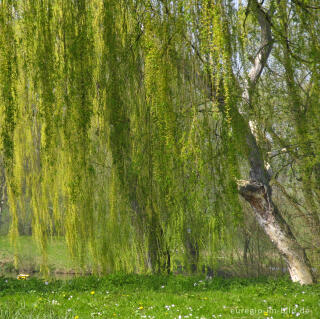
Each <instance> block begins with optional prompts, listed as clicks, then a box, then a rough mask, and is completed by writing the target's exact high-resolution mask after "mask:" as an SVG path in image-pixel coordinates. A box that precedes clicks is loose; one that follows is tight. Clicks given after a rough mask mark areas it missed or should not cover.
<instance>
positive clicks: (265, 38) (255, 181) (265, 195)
mask: <svg viewBox="0 0 320 319" xmlns="http://www.w3.org/2000/svg"><path fill="white" fill-rule="evenodd" d="M251 10H252V12H253V14H254V15H255V16H256V18H257V20H258V23H259V25H260V28H261V41H260V42H261V43H260V45H261V47H260V49H259V50H258V53H257V55H256V57H255V59H254V64H253V66H252V68H251V70H250V72H249V74H248V75H249V79H248V81H247V82H246V84H245V87H244V90H243V99H244V101H245V102H246V103H248V104H249V108H251V107H252V105H251V103H252V98H251V97H252V95H253V94H254V90H255V88H256V85H257V83H258V81H259V78H260V75H261V73H262V72H263V69H264V67H265V65H266V63H267V60H268V57H269V55H270V52H271V50H272V45H273V39H272V32H271V17H272V15H273V13H274V12H275V7H274V6H273V5H271V7H270V9H269V11H268V12H266V11H265V10H264V8H263V7H262V5H261V4H260V3H259V2H258V1H257V0H253V1H252V2H251ZM235 116H236V120H237V121H239V122H241V124H242V127H243V128H244V129H245V130H246V132H245V137H246V145H247V155H248V161H249V164H250V180H249V181H239V182H238V185H239V193H240V195H241V196H242V197H243V198H244V199H245V200H246V201H247V202H248V203H249V204H250V206H251V207H252V209H253V211H254V213H255V216H256V219H257V220H258V223H259V224H260V226H261V227H262V228H263V230H264V231H265V232H266V234H267V235H268V236H269V238H270V239H271V241H272V242H273V243H275V245H276V246H277V248H278V249H279V252H280V253H281V254H282V256H283V257H284V259H285V260H286V262H287V265H288V268H289V273H290V276H291V279H292V281H294V282H299V283H300V284H312V283H314V282H315V279H314V276H313V274H312V270H311V265H310V262H309V260H308V258H307V256H306V253H305V250H304V249H303V248H302V247H301V246H300V244H299V243H298V242H297V240H296V239H295V237H294V235H293V233H292V231H291V230H290V227H289V225H288V224H287V222H286V221H285V220H284V219H283V217H282V216H281V214H280V212H279V211H278V208H277V207H276V205H275V204H274V203H273V201H272V189H271V187H270V184H269V181H270V176H269V174H268V172H267V170H266V169H265V165H264V160H263V156H262V152H261V150H260V148H259V146H258V145H257V138H256V136H255V131H254V126H255V125H254V124H255V123H253V125H250V121H249V119H247V118H245V117H244V114H241V113H240V110H238V111H236V112H235Z"/></svg>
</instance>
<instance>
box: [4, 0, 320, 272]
mask: <svg viewBox="0 0 320 319" xmlns="http://www.w3.org/2000/svg"><path fill="white" fill-rule="evenodd" d="M267 2H268V3H267V5H271V4H274V5H276V6H277V14H278V15H277V17H276V19H274V20H275V21H273V28H274V34H275V35H274V37H275V39H276V41H277V45H276V48H275V52H274V55H273V58H272V62H271V63H270V65H271V66H272V67H273V65H275V66H280V67H281V73H283V78H284V81H282V82H281V83H280V84H279V85H278V86H277V87H275V88H274V89H273V90H269V91H267V93H263V92H264V91H263V85H265V84H261V86H259V88H258V90H257V93H256V95H257V96H256V97H255V100H254V101H253V102H254V103H256V105H255V106H254V108H253V109H251V110H250V112H247V113H248V114H249V115H248V116H247V117H245V116H243V115H240V113H239V112H238V105H240V104H243V102H242V101H241V88H240V86H239V82H240V83H241V81H238V78H239V77H240V78H241V77H242V79H244V78H246V76H247V75H246V74H247V73H248V70H249V68H250V63H249V61H248V60H250V59H249V57H248V56H249V55H250V54H253V53H252V52H254V49H255V48H254V45H253V43H254V41H255V40H256V39H257V37H258V35H257V34H258V31H257V30H258V29H259V28H258V24H257V21H255V19H254V18H253V16H252V15H250V14H249V15H248V12H246V7H245V6H244V4H243V3H242V2H240V3H239V4H238V6H235V5H234V3H233V1H229V0H228V1H227V0H226V1H213V0H201V1H200V0H198V1H191V0H190V1H189V0H176V1H167V0H163V1H156V0H150V1H140V0H120V1H117V0H103V1H98V0H92V1H86V0H77V1H71V0H70V1H69V0H68V1H65V0H64V1H63V0H28V1H26V0H15V1H13V0H11V1H10V0H2V1H0V10H1V11H0V19H1V20H0V39H1V45H0V50H1V51H0V58H1V60H0V68H1V72H0V76H1V80H0V82H1V83H0V85H1V104H0V105H1V109H0V115H1V117H0V123H1V137H2V138H1V141H2V144H1V152H2V155H3V157H4V159H5V165H6V179H7V190H8V197H9V206H10V211H11V216H12V225H11V235H12V239H13V241H14V242H15V239H16V238H17V236H18V224H19V220H20V221H28V220H30V219H31V220H32V233H33V235H34V237H35V239H36V241H37V242H38V243H39V246H40V248H41V251H42V255H43V263H42V264H43V265H42V271H43V272H47V271H48V268H47V263H48V261H47V256H46V251H47V245H48V240H49V237H50V236H51V235H52V236H65V238H66V242H67V244H68V247H69V249H70V252H71V253H72V255H73V256H74V257H76V258H78V260H79V261H80V264H81V265H84V264H85V258H86V255H87V254H88V253H90V254H91V255H92V257H93V260H94V267H95V268H94V270H95V271H97V272H101V271H104V272H107V271H120V270H121V271H128V272H133V271H135V272H146V271H150V270H151V271H154V272H164V271H170V270H172V269H173V267H174V263H175V256H181V255H183V256H185V266H186V267H189V270H190V271H195V270H196V269H197V265H198V264H199V263H200V262H203V263H213V262H214V260H215V259H214V258H215V252H216V251H217V249H219V246H220V243H222V242H227V243H229V244H231V242H232V233H233V232H234V229H235V227H236V225H237V224H238V223H239V222H242V217H241V216H242V213H241V212H242V208H241V205H240V203H239V200H238V193H237V188H236V180H237V179H238V178H240V177H241V175H244V174H245V173H246V172H247V170H248V169H247V166H246V164H245V160H244V159H245V158H246V154H247V152H248V150H247V149H246V143H245V141H244V139H245V132H244V127H245V125H244V124H243V123H244V121H246V120H249V119H255V121H256V122H257V123H258V124H259V127H262V128H265V129H266V130H268V132H269V131H270V132H269V134H271V135H272V138H273V143H274V145H273V146H272V147H274V148H275V149H277V148H278V147H279V146H280V147H285V146H286V145H288V144H290V143H291V141H293V142H292V144H294V143H296V144H299V145H300V144H301V148H300V147H299V149H297V148H296V149H294V148H292V149H290V154H291V156H292V157H293V158H294V159H296V162H295V164H296V166H297V168H298V170H299V174H301V176H302V183H303V194H304V196H305V198H306V201H307V202H308V203H309V205H310V211H311V212H312V214H311V215H312V216H311V217H307V219H309V220H312V223H313V222H318V220H319V214H318V213H317V211H316V210H317V209H318V207H319V194H320V184H319V180H320V179H319V174H320V173H319V172H320V169H319V165H320V164H319V163H320V158H319V154H320V152H319V149H320V144H319V141H320V138H319V137H320V136H319V130H318V125H317V123H319V120H320V115H319V114H320V113H319V108H318V107H317V103H318V101H319V90H318V87H319V82H320V78H319V72H318V67H319V65H318V62H316V61H317V59H318V58H319V56H320V52H319V51H320V47H319V42H318V39H319V31H316V30H317V29H315V28H312V27H310V25H311V24H314V25H318V24H319V14H318V13H314V12H313V13H310V12H309V11H311V10H312V9H310V8H308V4H310V5H312V3H313V2H312V1H292V2H290V3H289V4H288V3H287V1H271V0H270V1H267ZM299 4H300V5H299ZM288 6H290V8H291V10H293V12H294V13H293V17H292V16H290V14H292V13H290V12H289V7H288ZM310 17H312V18H311V19H310ZM289 20H290V21H289ZM318 30H320V28H318ZM288 38H289V40H288ZM304 39H307V41H308V43H307V44H304V42H303V41H304ZM288 41H289V42H288ZM291 41H292V43H294V44H295V45H296V46H297V47H293V48H291V47H290V45H288V43H289V44H290V43H291ZM301 49H303V52H304V53H303V54H304V56H299V57H297V56H298V55H299V54H300V52H301ZM239 64H241V65H242V69H241V70H240V71H239V70H237V68H238V65H239ZM304 70H307V71H304ZM273 76H274V74H273V73H271V72H268V71H267V74H266V81H267V82H269V83H272V82H273V81H274V79H273ZM302 77H305V78H304V79H305V80H306V84H301V82H300V80H301V78H302ZM301 85H302V86H306V87H304V88H303V89H302V88H301ZM281 90H284V91H285V92H286V93H287V94H288V97H289V99H288V100H285V99H282V98H281V99H280V101H278V105H279V106H278V108H279V109H280V112H283V114H284V115H283V116H282V117H281V119H275V120H274V122H270V116H272V115H273V114H274V112H277V110H276V107H275V106H271V105H270V103H271V102H270V101H273V100H274V97H273V93H274V92H277V94H278V93H279V92H280V91H281ZM262 91H263V92H262ZM268 94H269V95H268ZM280 95H281V94H280ZM259 98H260V100H261V101H262V102H259ZM222 99H223V101H224V102H223V103H221V100H222ZM254 103H253V104H254ZM259 103H260V104H259ZM273 105H275V104H273ZM301 105H303V106H304V109H301ZM242 108H244V109H245V110H246V108H247V106H246V105H243V106H242ZM246 111H248V110H246ZM262 111H263V112H262ZM307 111H308V112H307ZM259 112H260V113H259ZM262 113H263V114H262ZM287 113H290V115H288V114H287ZM282 119H286V121H287V122H290V123H292V130H293V132H288V131H286V133H284V134H283V135H281V133H280V132H278V133H277V132H276V131H278V129H279V128H280V127H281V120H282ZM261 136H262V135H261ZM292 136H293V137H292ZM287 141H289V142H287ZM264 143H266V138H265V136H264V137H262V138H261V141H259V146H260V147H261V149H262V150H263V152H264V153H263V155H264V156H265V157H266V158H267V153H268V151H270V149H265V148H264V147H265V144H264ZM276 165H277V164H276ZM308 216H309V215H308ZM319 238H320V237H319Z"/></svg>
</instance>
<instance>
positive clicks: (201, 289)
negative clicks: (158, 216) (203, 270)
mask: <svg viewBox="0 0 320 319" xmlns="http://www.w3.org/2000/svg"><path fill="white" fill-rule="evenodd" d="M284 308H287V309H286V310H284ZM250 312H251V314H250ZM293 312H294V313H293ZM77 316H79V317H77ZM179 316H180V317H179ZM297 317H299V318H317V319H319V318H320V285H314V286H300V285H298V284H293V283H291V282H290V281H289V280H288V279H281V280H271V279H259V280H257V279H255V280H253V279H221V278H214V279H212V280H206V279H204V278H201V277H186V276H155V275H153V276H142V275H110V276H107V277H102V278H98V277H91V276H90V277H79V278H75V279H73V280H69V281H50V282H48V283H46V282H44V281H43V280H40V279H36V278H31V279H29V280H26V281H20V280H16V279H12V278H11V279H10V278H7V279H6V278H4V277H2V278H0V318H8V319H16V318H30V319H31V318H32V319H35V318H49V319H50V318H59V319H60V318H70V319H71V318H73V319H74V318H79V319H82V318H128V319H130V318H199V319H200V318H202V319H203V318H232V319H233V318H255V319H257V318H297Z"/></svg>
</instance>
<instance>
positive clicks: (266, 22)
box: [243, 0, 274, 105]
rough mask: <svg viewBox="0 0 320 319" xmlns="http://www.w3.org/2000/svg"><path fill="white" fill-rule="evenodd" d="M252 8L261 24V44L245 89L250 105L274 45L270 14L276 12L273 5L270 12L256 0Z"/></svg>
mask: <svg viewBox="0 0 320 319" xmlns="http://www.w3.org/2000/svg"><path fill="white" fill-rule="evenodd" d="M251 8H252V12H253V13H254V15H255V16H256V18H257V20H258V22H259V25H260V29H261V45H260V48H259V50H258V53H257V54H256V57H255V59H254V64H253V66H252V68H251V70H250V71H249V74H248V80H247V81H246V85H245V88H244V91H243V98H244V99H245V100H246V101H247V103H249V105H250V104H251V101H250V97H251V95H252V94H251V93H252V91H253V90H254V88H255V86H256V84H257V82H258V80H259V78H260V75H261V73H262V71H263V69H264V67H265V65H266V62H267V60H268V57H269V55H270V52H271V49H272V46H273V39H272V32H271V22H270V16H271V15H272V14H273V13H274V8H273V7H271V8H270V10H269V12H268V13H267V12H265V11H264V10H263V8H262V7H261V5H260V4H259V3H258V2H257V1H256V0H253V1H251Z"/></svg>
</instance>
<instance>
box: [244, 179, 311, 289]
mask: <svg viewBox="0 0 320 319" xmlns="http://www.w3.org/2000/svg"><path fill="white" fill-rule="evenodd" d="M239 186H240V187H239V192H240V194H241V195H242V196H243V197H244V198H245V199H246V200H247V201H248V202H249V203H250V205H251V207H252V208H253V211H254V213H255V216H256V218H257V220H258V222H259V224H260V226H261V227H262V228H263V229H264V231H265V232H266V233H267V235H268V236H269V238H270V239H271V241H272V242H273V243H275V245H276V246H277V248H278V249H279V251H280V253H281V254H282V256H283V257H284V259H285V260H286V262H287V264H288V268H289V273H290V276H291V278H292V281H294V282H299V283H301V284H312V283H313V282H314V281H315V280H314V277H313V274H312V272H311V267H310V263H309V261H308V258H307V256H306V254H305V251H304V249H303V248H302V247H301V246H300V245H299V244H298V243H297V241H296V239H295V237H294V235H293V234H292V232H291V230H290V227H289V226H288V224H287V223H286V221H285V220H284V219H283V218H282V216H281V215H280V214H279V211H278V209H277V207H276V206H275V204H274V203H273V202H272V199H271V189H270V187H269V186H266V185H263V184H262V183H259V182H255V181H251V182H249V181H240V182H239Z"/></svg>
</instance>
